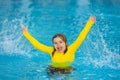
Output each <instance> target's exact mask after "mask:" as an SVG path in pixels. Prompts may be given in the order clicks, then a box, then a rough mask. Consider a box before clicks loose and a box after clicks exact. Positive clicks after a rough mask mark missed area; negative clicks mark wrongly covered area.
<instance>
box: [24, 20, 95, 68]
mask: <svg viewBox="0 0 120 80" xmlns="http://www.w3.org/2000/svg"><path fill="white" fill-rule="evenodd" d="M93 23H94V22H93V21H91V20H88V22H87V23H86V25H85V27H84V29H83V30H82V31H81V33H80V34H79V36H78V38H77V39H76V40H75V41H74V42H73V43H72V44H71V45H70V46H68V50H67V52H66V53H65V54H64V53H59V52H57V51H55V54H54V56H52V51H53V47H51V46H47V45H44V44H42V43H40V42H39V41H37V40H36V39H35V38H34V37H32V36H31V35H30V34H29V32H28V31H24V32H23V35H24V36H25V37H26V38H27V39H28V40H29V41H30V43H31V44H32V45H33V46H34V47H35V48H37V49H38V50H40V51H42V52H45V53H49V54H50V56H51V65H52V66H53V67H59V68H64V67H67V66H70V65H71V63H72V62H73V61H74V56H75V52H76V50H77V49H78V48H79V47H80V45H81V43H82V42H83V41H84V39H85V38H86V36H87V34H88V32H89V31H90V29H91V27H92V25H93Z"/></svg>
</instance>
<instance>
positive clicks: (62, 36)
mask: <svg viewBox="0 0 120 80" xmlns="http://www.w3.org/2000/svg"><path fill="white" fill-rule="evenodd" d="M56 37H59V38H60V39H62V40H63V41H64V42H65V44H67V39H66V36H65V35H64V34H61V33H60V34H56V35H54V36H53V38H52V42H53V40H54V38H56ZM67 50H68V48H67V45H66V49H65V51H64V54H65V53H66V52H67ZM55 51H56V49H55V48H54V50H53V52H52V56H54V53H55Z"/></svg>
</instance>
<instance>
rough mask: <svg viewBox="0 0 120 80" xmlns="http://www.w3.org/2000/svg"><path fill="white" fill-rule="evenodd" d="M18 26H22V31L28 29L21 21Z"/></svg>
mask: <svg viewBox="0 0 120 80" xmlns="http://www.w3.org/2000/svg"><path fill="white" fill-rule="evenodd" d="M20 27H21V28H22V31H23V32H25V31H28V29H27V27H25V26H24V25H23V24H22V23H21V24H20Z"/></svg>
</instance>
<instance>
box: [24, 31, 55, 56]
mask: <svg viewBox="0 0 120 80" xmlns="http://www.w3.org/2000/svg"><path fill="white" fill-rule="evenodd" d="M23 35H24V36H25V37H26V38H27V39H28V40H29V41H30V43H31V44H32V45H33V46H34V47H35V48H37V49H38V50H40V51H42V52H46V53H50V54H51V53H52V50H53V48H52V47H49V46H46V45H44V44H42V43H40V42H38V41H37V40H36V39H35V38H34V37H32V36H31V35H30V34H29V32H28V31H25V32H23Z"/></svg>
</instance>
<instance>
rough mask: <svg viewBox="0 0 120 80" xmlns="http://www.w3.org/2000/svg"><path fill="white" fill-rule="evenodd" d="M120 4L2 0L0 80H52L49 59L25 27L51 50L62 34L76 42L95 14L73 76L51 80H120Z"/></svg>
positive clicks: (109, 0) (110, 1) (100, 0)
mask: <svg viewBox="0 0 120 80" xmlns="http://www.w3.org/2000/svg"><path fill="white" fill-rule="evenodd" d="M119 4H120V1H119V0H46V1H45V0H39V1H38V0H0V80H49V79H48V77H47V75H46V72H45V69H46V66H47V65H48V64H49V62H50V57H49V55H47V54H44V53H42V52H40V51H38V50H36V49H35V48H34V47H33V46H32V45H31V44H30V43H29V42H28V41H27V40H26V39H25V38H24V37H23V35H22V31H21V28H20V26H19V24H20V23H24V24H25V25H28V28H29V32H30V33H31V34H32V35H33V36H34V37H35V38H36V39H38V40H39V41H40V42H42V43H44V44H46V45H50V46H52V42H51V39H52V36H53V35H54V34H56V33H63V34H65V35H66V37H67V39H68V42H69V43H68V44H71V43H72V42H73V41H74V40H75V38H76V37H77V36H78V34H79V32H80V31H81V30H82V29H83V27H84V26H85V23H86V21H87V20H88V18H89V16H90V15H95V16H96V18H97V21H96V23H95V25H94V26H93V27H92V29H91V31H90V32H89V34H88V36H87V38H86V39H85V41H84V42H83V44H82V45H81V47H80V48H79V49H78V51H77V52H76V58H75V62H74V63H73V66H74V67H75V68H76V70H75V71H73V73H72V74H70V75H61V76H55V77H54V78H52V79H51V80H120V35H119V34H120V27H119V25H120V22H119V19H120V5H119Z"/></svg>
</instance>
